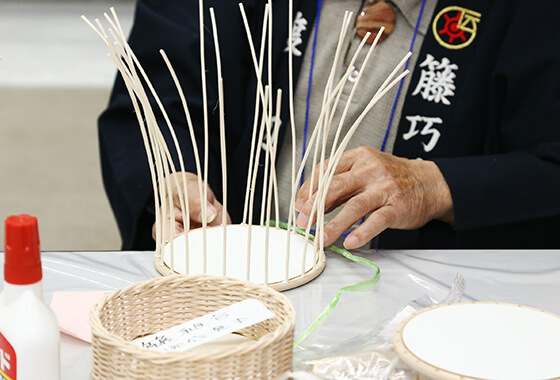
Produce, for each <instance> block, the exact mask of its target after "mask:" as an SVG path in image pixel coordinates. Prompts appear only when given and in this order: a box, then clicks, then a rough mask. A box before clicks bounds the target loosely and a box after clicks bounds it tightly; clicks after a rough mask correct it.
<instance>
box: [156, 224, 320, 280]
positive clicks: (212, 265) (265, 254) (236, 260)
mask: <svg viewBox="0 0 560 380" xmlns="http://www.w3.org/2000/svg"><path fill="white" fill-rule="evenodd" d="M249 233H250V234H251V240H250V245H251V247H250V255H248V254H247V252H248V251H249V248H248V245H249V238H248V236H249ZM288 235H290V236H289V240H290V241H289V250H288V249H286V248H287V246H288ZM224 240H225V241H226V244H225V254H224V244H223V242H224ZM187 241H188V250H187V244H186V242H187ZM204 242H206V244H204ZM267 242H268V244H267ZM204 245H205V246H206V247H204ZM267 246H268V250H267V249H266V247H267ZM162 251H163V252H159V251H156V252H155V254H154V265H155V267H156V269H157V271H158V272H159V273H161V274H162V275H168V274H172V273H178V274H191V275H194V274H209V275H216V276H226V277H231V278H236V279H240V280H248V281H252V282H256V283H258V284H265V285H268V286H270V287H272V288H273V289H275V290H278V291H283V290H288V289H292V288H295V287H298V286H301V285H304V284H306V283H308V282H309V281H311V280H313V279H314V278H316V277H317V276H318V275H319V274H321V272H322V271H323V269H324V268H325V265H326V259H325V254H324V253H323V252H321V251H317V252H316V251H315V249H314V245H313V242H312V241H310V240H306V239H305V238H304V237H302V236H300V235H297V234H294V233H291V232H288V231H286V230H283V229H280V228H276V227H269V228H267V227H263V226H251V227H249V226H248V225H239V224H233V225H227V226H226V228H225V238H224V228H223V227H222V226H217V227H208V228H206V229H205V231H203V229H201V228H199V229H195V230H191V231H190V232H189V233H188V234H186V235H185V234H180V235H178V236H176V237H175V238H174V239H173V240H172V241H170V242H168V243H167V244H165V245H164V247H163V249H162ZM204 251H206V255H205V254H204ZM287 256H288V257H287ZM224 260H225V265H224ZM247 268H249V270H247ZM286 268H287V270H286Z"/></svg>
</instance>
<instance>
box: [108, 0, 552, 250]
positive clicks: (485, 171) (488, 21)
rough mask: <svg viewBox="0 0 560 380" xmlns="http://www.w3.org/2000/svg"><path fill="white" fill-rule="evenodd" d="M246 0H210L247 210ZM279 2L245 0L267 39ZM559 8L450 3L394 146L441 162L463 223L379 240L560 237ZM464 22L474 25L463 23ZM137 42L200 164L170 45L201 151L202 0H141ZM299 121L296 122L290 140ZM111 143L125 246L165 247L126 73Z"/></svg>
mask: <svg viewBox="0 0 560 380" xmlns="http://www.w3.org/2000/svg"><path fill="white" fill-rule="evenodd" d="M237 3H238V2H237V1H230V0H214V1H210V0H207V1H205V6H206V7H211V6H212V7H214V8H215V12H216V17H217V19H218V33H219V36H220V48H221V54H222V62H223V77H224V90H225V113H226V128H227V130H226V135H227V136H226V138H227V155H228V168H227V169H228V199H229V207H228V208H229V210H228V211H229V213H230V215H231V217H232V219H233V221H234V222H238V221H239V220H240V218H241V214H242V207H243V197H244V191H245V178H246V171H247V166H248V151H249V147H250V138H251V126H252V118H253V105H254V96H255V85H256V84H255V76H254V73H253V66H252V61H251V56H250V51H249V47H248V43H247V40H246V36H245V31H244V27H243V24H242V19H241V17H240V14H239V9H238V5H237ZM265 3H266V1H264V0H260V1H259V0H249V1H244V5H245V9H246V11H247V14H248V18H249V23H250V25H251V29H252V31H253V39H254V40H255V43H257V44H258V42H259V41H260V38H259V35H260V30H261V25H262V15H263V13H264V4H265ZM298 11H299V12H302V15H303V16H304V18H305V19H306V20H307V22H308V25H307V28H306V30H305V31H303V34H302V36H301V37H302V39H303V43H302V44H301V45H299V47H298V48H299V49H300V50H304V48H305V46H307V45H310V44H308V41H309V40H310V38H311V31H312V23H313V20H314V17H315V12H316V3H314V2H311V1H303V0H294V12H298ZM273 15H274V41H273V46H274V53H273V62H272V63H273V67H274V68H275V69H274V77H273V87H274V88H278V87H281V88H283V89H284V93H285V94H287V90H288V85H287V81H288V79H287V78H288V77H287V66H288V65H287V53H286V52H285V51H284V48H285V46H286V41H287V37H288V32H287V30H288V26H287V21H286V20H287V2H286V1H278V0H276V1H275V2H274V5H273ZM205 17H206V19H205V24H206V25H207V27H206V35H205V41H206V51H207V53H206V62H207V81H208V86H209V88H208V96H209V100H208V112H209V114H210V142H211V144H210V147H209V152H208V153H209V167H210V171H209V184H210V186H211V188H212V189H213V190H214V192H215V193H216V195H217V197H218V199H221V194H220V191H221V168H220V148H219V130H218V114H217V98H218V94H217V85H216V68H215V56H214V47H213V41H212V34H211V29H210V28H209V27H208V26H209V25H210V19H209V16H208V12H207V11H206V12H205ZM559 18H560V2H555V1H544V0H539V1H533V2H527V1H511V0H496V1H492V2H489V1H485V0H457V1H456V2H451V1H447V0H446V1H443V0H442V1H439V3H438V5H437V6H436V10H435V12H434V14H433V16H432V22H431V23H430V29H429V31H428V33H427V34H426V37H425V39H424V43H423V46H422V50H421V53H420V56H419V58H418V60H417V67H416V68H415V70H414V75H413V77H412V80H411V83H410V86H409V90H408V93H407V94H406V101H405V105H404V109H403V112H402V117H401V120H400V121H399V122H398V123H395V125H394V126H393V127H394V128H396V127H397V124H398V128H399V129H398V133H397V141H396V143H395V147H394V151H393V153H394V154H395V155H397V156H402V157H408V158H422V159H429V160H433V161H435V162H436V164H437V165H438V167H439V168H440V170H441V171H442V173H443V175H444V176H445V179H446V180H447V183H448V184H449V187H450V189H451V194H452V197H453V203H454V209H455V221H456V223H455V226H449V225H447V224H444V223H442V222H438V221H433V222H430V223H428V224H427V225H426V226H425V227H423V228H421V229H419V230H414V231H398V230H388V231H385V232H384V233H382V234H381V235H380V237H379V238H378V239H375V241H374V242H373V244H374V246H376V247H380V248H481V247H482V248H520V247H534V248H542V247H555V248H558V247H560V123H559V122H558V121H557V119H556V118H557V115H559V114H560V74H559V71H558V67H560V53H559V48H560V28H558V26H557V20H558V19H559ZM453 20H455V22H454V21H453ZM457 23H462V24H463V25H464V26H463V27H462V28H459V29H457V28H456V25H457ZM438 36H439V37H438ZM129 42H130V45H131V46H132V48H133V49H134V51H135V53H136V55H137V56H138V57H139V59H140V61H141V62H142V64H143V66H144V68H145V69H146V71H147V74H148V76H149V77H150V78H151V81H152V82H153V83H155V84H156V90H157V91H158V93H159V95H160V97H161V98H162V101H163V103H164V104H165V106H166V109H167V112H168V113H169V115H170V118H171V120H172V122H173V123H174V125H175V129H176V132H177V134H178V138H179V140H180V141H183V142H187V143H183V144H182V149H183V152H184V156H185V165H186V168H187V170H190V171H193V172H196V171H195V166H194V160H193V153H192V147H191V144H190V143H188V141H189V136H188V129H187V127H186V122H185V117H184V113H183V110H182V107H181V103H180V99H179V96H178V95H177V92H176V90H175V87H174V85H173V82H172V80H171V79H170V77H169V73H168V71H167V69H166V68H165V64H164V62H163V60H162V59H161V57H160V55H159V54H158V50H159V49H160V48H161V49H164V50H165V51H166V53H167V55H168V56H169V58H170V60H171V62H172V63H173V65H174V67H175V69H176V71H177V72H178V75H179V78H180V80H181V83H182V85H183V88H184V91H185V93H186V96H187V100H188V103H189V108H190V110H191V113H192V117H193V122H194V124H195V126H196V128H197V132H196V135H197V142H198V146H199V149H201V148H202V147H203V132H202V99H201V84H200V83H201V80H200V66H199V62H200V53H199V24H198V2H197V1H176V0H175V1H174V0H158V1H156V0H139V2H138V5H137V10H136V14H135V21H134V27H133V29H132V32H131V35H130V40H129ZM385 43H390V38H389V39H388V40H387V41H386V42H385ZM257 48H258V47H257ZM403 55H404V52H403ZM302 59H303V55H302V56H299V57H297V56H296V57H294V73H295V74H296V75H297V74H298V73H299V69H300V66H301V61H302ZM438 78H439V80H438ZM446 78H447V81H446ZM441 79H443V80H441ZM295 80H296V81H297V77H296V79H295ZM284 98H285V99H287V97H284ZM301 106H303V105H298V104H296V107H301ZM283 110H284V112H283V114H282V120H285V121H287V120H289V116H288V115H287V110H288V107H287V103H284V106H283ZM162 125H163V124H162ZM287 125H289V123H288V122H285V123H283V128H282V130H281V136H280V139H279V141H282V134H283V133H284V132H285V129H286V128H285V127H286V126H287ZM99 142H100V153H101V161H102V170H103V180H104V184H105V188H106V191H107V194H108V197H109V200H110V202H111V206H112V208H113V210H114V212H115V215H116V219H117V222H118V225H119V229H120V232H121V236H122V240H123V249H152V248H153V245H154V243H153V241H152V238H151V226H152V224H153V220H154V216H153V211H150V210H153V206H152V205H151V203H153V196H152V185H151V179H150V175H149V169H148V164H147V160H146V155H145V152H144V147H143V144H142V140H141V135H140V132H139V129H138V125H137V121H136V116H135V115H134V114H133V111H132V105H131V102H130V99H129V96H128V92H127V91H126V89H125V87H124V84H123V82H122V80H121V79H120V78H117V80H116V83H115V87H114V89H113V93H112V96H111V100H110V104H109V106H108V108H107V110H106V111H105V112H104V113H103V114H102V115H101V117H100V118H99ZM201 154H202V151H201ZM258 193H259V192H258V191H257V194H258ZM256 204H258V203H256Z"/></svg>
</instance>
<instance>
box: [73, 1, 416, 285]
mask: <svg viewBox="0 0 560 380" xmlns="http://www.w3.org/2000/svg"><path fill="white" fill-rule="evenodd" d="M287 6H288V7H289V9H288V12H287V13H288V15H289V16H288V20H286V22H287V23H288V25H292V24H293V20H292V14H293V10H292V3H291V1H290V2H289V3H288V4H287ZM272 9H273V8H272V3H271V2H270V1H269V2H268V3H267V5H266V7H265V10H264V17H263V25H262V30H261V34H260V39H261V44H260V51H258V52H257V49H256V48H255V44H254V42H253V37H252V36H253V35H255V31H253V30H250V27H249V23H248V22H247V15H246V13H245V10H244V7H243V4H239V11H240V13H239V15H238V16H237V17H239V18H240V19H242V20H243V25H244V28H245V32H246V35H247V42H248V44H249V46H250V49H251V55H252V64H253V66H254V74H255V75H256V78H257V90H256V94H255V114H254V124H253V129H252V131H251V132H252V140H251V151H250V157H249V167H248V176H247V179H246V183H247V185H246V192H245V204H244V213H243V215H244V217H243V221H242V223H240V224H235V225H232V224H228V219H227V213H226V212H222V219H221V221H220V222H221V224H220V225H219V226H212V227H210V226H208V221H210V220H212V217H211V216H210V214H209V213H208V211H207V203H206V202H201V204H200V209H201V214H202V217H201V220H202V226H201V227H199V228H191V225H190V218H189V215H191V210H190V209H189V207H192V206H190V205H189V201H188V200H189V194H188V186H187V185H186V184H187V177H186V176H187V174H186V173H185V168H184V166H183V157H182V148H184V147H183V145H184V144H185V143H186V142H184V141H178V139H177V137H176V134H175V132H174V128H173V125H172V122H171V120H170V119H169V117H168V116H167V113H166V111H165V108H164V106H163V102H162V101H161V100H160V99H159V97H158V95H157V87H158V85H162V84H161V83H152V82H151V81H150V78H149V77H148V76H147V75H146V73H145V71H144V70H143V68H142V64H141V62H139V60H138V59H137V58H136V56H135V54H134V52H133V51H132V49H131V48H130V46H129V45H128V43H127V41H126V36H125V35H124V33H123V31H122V28H121V26H120V24H119V20H118V17H117V14H116V12H115V11H114V10H113V9H112V10H111V11H112V15H111V16H109V15H108V14H105V18H106V20H107V22H108V23H109V24H110V28H108V29H107V30H105V28H104V26H103V24H102V23H101V22H100V21H99V20H95V24H96V25H94V24H93V23H91V22H90V21H88V20H87V18H85V17H83V18H84V20H85V21H86V22H87V23H88V24H89V25H90V26H91V27H92V28H93V29H94V30H95V31H96V32H97V34H98V35H99V36H100V37H101V39H102V40H103V41H104V42H105V43H106V44H107V46H108V47H109V49H110V54H109V57H110V58H111V60H112V61H113V62H114V63H115V65H116V66H117V68H118V70H119V72H120V74H121V75H122V77H123V79H124V82H125V84H126V87H127V89H128V92H129V95H130V98H131V100H132V104H133V106H134V110H135V113H136V117H137V120H138V123H139V126H140V133H141V134H142V138H143V142H144V146H145V150H146V155H147V158H148V162H149V164H150V173H151V177H152V185H153V193H154V198H155V202H154V209H155V216H156V224H155V240H156V249H155V253H154V263H155V266H156V269H157V270H158V271H159V272H160V273H161V274H163V275H167V274H172V273H181V274H211V275H222V276H228V277H234V278H239V279H243V280H250V281H255V282H258V283H261V284H266V285H270V286H271V287H273V288H275V289H277V290H285V289H290V288H293V287H295V286H299V285H302V284H304V283H306V282H308V281H310V280H312V279H313V278H315V277H316V276H318V275H319V274H320V273H321V271H322V270H323V268H324V266H325V255H324V251H323V246H324V244H323V236H324V234H323V226H324V215H325V199H326V195H327V191H326V190H327V189H328V188H329V185H330V183H331V181H332V178H333V176H334V173H335V170H336V167H337V164H338V162H339V160H340V158H341V156H342V154H343V152H344V151H345V149H346V147H347V146H348V143H349V141H350V139H351V137H352V135H353V134H354V132H355V131H356V129H357V128H358V126H359V125H360V122H361V121H362V120H363V118H364V117H365V115H366V114H367V113H368V112H370V110H371V109H372V108H373V107H374V105H375V104H376V103H377V101H379V99H380V98H381V97H382V96H383V95H385V94H386V93H387V92H388V91H389V90H390V89H391V88H393V86H395V85H397V84H398V83H399V82H400V81H401V80H402V78H403V77H404V76H405V75H407V74H408V70H403V66H404V65H405V63H406V61H407V60H408V58H409V57H410V53H407V54H406V55H405V56H404V57H403V58H402V60H401V61H400V62H399V63H398V65H397V66H396V67H395V68H394V70H393V71H392V72H391V73H390V75H389V76H388V77H387V78H386V80H385V81H384V82H383V84H382V85H381V86H380V87H379V88H378V89H376V91H375V92H374V94H373V96H372V98H371V100H370V101H369V103H368V105H367V107H366V108H365V109H364V110H363V112H362V113H361V114H360V116H359V117H358V118H357V119H356V120H352V121H351V122H352V124H351V127H350V129H349V130H348V131H347V132H346V134H344V135H343V134H342V133H341V127H342V125H343V123H344V121H345V116H346V114H347V112H348V108H349V106H350V104H351V102H352V97H353V95H354V91H355V89H356V88H357V87H358V86H359V84H360V79H361V76H362V73H364V72H365V71H366V70H361V71H360V73H359V75H358V76H357V77H356V78H355V81H354V82H353V83H349V81H348V80H347V78H348V77H349V75H350V73H352V72H353V71H354V69H355V67H356V65H359V66H360V67H367V66H366V65H367V64H368V61H369V60H370V58H371V56H372V53H373V52H374V49H375V46H376V44H377V42H378V41H379V40H380V38H381V36H382V35H383V29H384V28H383V27H381V28H380V30H379V32H378V33H377V35H376V36H374V39H373V41H371V42H372V43H371V44H370V45H366V42H367V41H368V39H370V37H371V34H370V33H369V32H368V33H366V34H365V35H364V37H363V39H362V41H361V43H360V44H359V46H358V47H357V48H356V49H355V51H353V52H351V54H352V59H351V60H350V62H349V64H348V66H347V67H346V68H345V70H343V71H344V72H342V73H336V69H335V68H336V66H337V63H338V62H339V60H340V59H341V56H342V53H341V50H342V49H341V46H342V44H343V42H344V40H345V38H347V37H348V35H351V34H352V33H349V31H350V30H351V29H352V27H353V25H352V24H353V22H352V20H353V16H352V13H351V12H346V13H345V14H344V15H341V16H343V17H342V18H341V23H342V25H341V27H340V36H339V41H338V46H337V49H336V51H335V52H333V53H334V55H333V56H334V60H333V63H332V69H331V74H330V76H329V79H328V81H327V83H326V84H325V90H324V97H323V99H324V100H323V107H322V109H321V114H320V116H319V119H318V120H317V122H316V124H315V127H314V129H313V132H312V134H311V136H310V138H309V141H308V144H307V145H306V150H305V155H304V157H303V159H302V162H301V163H300V164H299V169H298V170H296V158H295V154H293V157H292V178H291V195H290V199H291V202H290V209H289V212H288V221H287V223H286V224H284V223H281V222H280V221H279V220H278V218H279V216H278V215H279V210H278V207H279V206H278V183H277V177H276V170H275V162H276V150H277V145H278V131H279V129H280V128H279V126H278V125H276V124H277V123H278V120H279V115H280V113H281V99H282V96H283V95H282V91H281V90H276V91H275V90H274V87H273V86H274V85H273V83H272V79H271V76H272V71H273V68H272V61H273V59H272V47H271V41H272V33H273V28H272ZM204 10H205V8H204V5H203V2H202V1H199V29H200V56H201V60H200V70H201V73H202V74H204V73H205V72H206V59H208V58H207V55H213V56H214V58H213V59H215V63H216V66H217V77H216V78H209V79H207V78H206V75H201V78H202V83H200V85H201V91H202V100H203V102H206V100H207V97H208V95H207V93H208V91H209V90H210V88H212V90H214V89H217V92H218V104H216V106H215V109H214V111H215V113H217V115H218V117H219V139H220V148H221V151H220V154H219V157H220V161H221V162H220V164H221V167H222V184H223V185H222V189H221V191H222V194H223V200H222V204H223V209H224V210H227V208H228V189H227V176H228V173H227V169H226V168H227V160H226V149H227V147H229V142H227V141H226V133H225V123H226V115H225V114H224V85H225V84H224V81H223V78H222V57H221V55H220V47H219V46H220V45H219V36H218V32H217V30H218V28H217V23H218V22H219V20H217V19H216V16H215V14H214V10H213V8H209V9H208V12H209V15H210V20H211V25H210V26H207V25H204V17H205V14H204ZM231 17H235V16H233V15H232V16H231ZM205 28H208V29H211V30H212V38H213V42H214V47H215V51H214V52H205V50H204V46H205V43H204V39H205V34H204V30H205ZM289 30H290V33H291V31H292V28H289ZM291 38H292V35H291V34H290V35H289V37H288V39H289V40H291ZM364 47H366V48H367V49H369V50H368V51H367V54H366V55H365V58H364V59H363V62H357V60H358V56H359V53H360V52H361V51H362V49H363V48H364ZM288 49H292V45H291V44H288ZM154 54H157V53H156V52H154ZM160 54H161V56H162V59H163V62H165V65H166V66H167V69H168V71H169V81H170V83H173V84H174V86H175V87H176V89H177V92H178V94H179V97H180V99H181V103H182V105H183V109H184V114H185V121H184V122H185V123H186V124H188V128H189V132H190V135H191V141H192V146H191V147H189V151H190V150H191V149H192V152H193V153H194V160H195V162H196V171H197V173H196V175H197V181H198V184H197V186H198V192H199V194H203V196H202V197H201V199H208V186H206V183H207V180H206V179H207V175H208V174H207V170H208V169H207V167H208V156H207V154H206V152H208V149H207V148H206V145H207V144H208V139H209V133H208V118H209V117H210V116H212V117H216V115H208V113H207V112H205V113H204V119H203V121H202V122H203V123H204V138H203V141H204V145H205V147H204V152H205V154H204V155H202V154H201V156H204V157H202V158H200V157H199V147H198V145H197V139H196V138H195V131H194V128H193V122H192V120H191V114H190V112H189V108H188V101H189V99H186V98H185V96H184V94H183V90H182V85H183V84H182V83H180V81H179V79H178V77H177V75H176V73H175V70H174V69H173V66H172V63H171V61H170V59H169V58H168V57H167V55H166V54H165V52H164V51H163V50H160ZM265 56H267V59H266V64H265V63H263V62H264V60H263V59H264V57H265ZM288 56H289V57H290V58H291V56H292V54H291V51H289V54H288ZM291 66H292V63H291V59H290V60H289V70H288V72H289V75H290V78H291V79H290V80H289V83H290V91H289V94H288V96H289V97H290V101H289V104H290V108H291V109H293V88H292V84H293V79H292V67H291ZM210 80H212V81H215V82H216V84H217V86H216V87H213V86H212V87H210V85H209V83H207V81H208V82H209V81H210ZM265 83H266V84H265ZM166 85H168V84H166ZM345 85H351V86H353V87H352V91H351V92H350V96H349V97H348V99H346V100H342V99H341V94H342V89H343V87H344V86H345ZM203 108H204V109H207V107H206V106H204V107H203ZM335 112H340V113H342V118H341V121H340V123H339V124H338V125H331V124H333V123H332V119H333V115H334V113H335ZM290 113H291V114H293V111H292V110H291V112H290ZM156 114H161V115H163V120H164V121H165V125H159V124H158V120H157V117H156ZM290 123H291V128H290V129H291V133H292V136H295V132H294V131H295V126H294V122H293V118H292V120H290ZM164 128H165V129H167V130H168V131H169V133H170V136H171V139H170V140H166V139H165V138H164V135H163V133H162V131H163V130H164ZM331 128H332V129H333V130H336V131H337V133H336V138H335V140H334V143H333V144H332V146H327V143H326V141H327V135H328V131H329V130H330V129H331ZM187 143H188V142H187ZM295 143H296V142H295V138H292V151H293V152H295ZM182 144H183V145H182ZM189 144H191V143H189ZM261 147H264V149H261ZM261 152H262V154H263V155H264V175H262V176H261V177H262V178H259V179H258V178H257V177H259V176H258V173H259V166H262V165H263V160H262V159H263V157H261ZM311 156H313V159H312V161H313V167H316V166H319V169H318V170H315V169H314V170H313V171H312V173H311V174H310V176H311V178H317V182H318V188H317V196H316V198H315V203H314V205H313V211H312V213H311V215H312V216H316V219H317V224H316V225H317V234H316V236H317V239H314V238H313V236H312V235H311V226H308V227H307V230H305V231H302V230H298V229H297V228H296V226H295V220H296V218H295V216H296V211H295V207H294V204H295V197H296V194H297V191H298V189H299V184H300V178H301V177H302V173H303V171H304V168H305V164H306V163H307V162H308V161H309V160H310V158H311ZM175 157H177V160H175V159H174V158H175ZM327 157H329V160H328V161H325V159H326V158H327ZM177 161H178V164H177ZM319 162H322V163H324V162H327V164H321V165H318V163H319ZM189 174H190V173H189ZM257 187H260V188H262V197H261V199H262V202H261V204H260V205H257V206H256V207H259V206H260V210H261V212H260V221H258V222H255V221H254V220H253V215H254V214H253V209H254V208H255V205H254V203H255V202H254V193H255V188H257ZM177 198H178V201H177ZM177 204H179V205H180V207H179V208H180V209H179V210H176V208H177ZM176 213H179V214H180V215H181V216H182V220H183V221H184V231H183V230H182V229H176V226H175V215H176Z"/></svg>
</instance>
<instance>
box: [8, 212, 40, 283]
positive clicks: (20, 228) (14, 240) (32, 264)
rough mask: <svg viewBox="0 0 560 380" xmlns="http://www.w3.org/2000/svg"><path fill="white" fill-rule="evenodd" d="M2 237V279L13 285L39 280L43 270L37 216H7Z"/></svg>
mask: <svg viewBox="0 0 560 380" xmlns="http://www.w3.org/2000/svg"><path fill="white" fill-rule="evenodd" d="M4 237H5V244H6V247H5V260H4V280H5V281H6V282H8V283H10V284H15V285H27V284H34V283H36V282H37V281H40V280H41V278H42V277H43V272H42V270H41V251H40V249H39V229H38V227H37V218H35V217H34V216H30V215H12V216H10V217H8V219H6V233H5V235H4Z"/></svg>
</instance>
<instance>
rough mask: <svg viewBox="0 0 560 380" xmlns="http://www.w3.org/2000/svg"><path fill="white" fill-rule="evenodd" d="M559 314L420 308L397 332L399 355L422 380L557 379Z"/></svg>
mask: <svg viewBox="0 0 560 380" xmlns="http://www.w3.org/2000/svg"><path fill="white" fill-rule="evenodd" d="M558 342H560V316H557V315H554V314H552V313H548V312H546V311H544V310H538V309H534V308H530V307H526V306H521V305H513V304H507V303H499V302H468V303H455V304H446V305H437V306H433V307H430V308H427V309H424V310H421V311H419V312H417V313H415V314H413V315H411V316H410V317H408V318H407V319H405V320H404V321H402V322H401V324H400V325H399V326H398V327H397V329H396V330H395V335H394V337H393V343H394V345H395V350H396V352H397V354H398V356H399V357H400V358H401V359H402V360H403V361H404V362H405V363H406V364H407V365H409V366H410V367H411V368H413V369H414V370H416V371H418V372H419V373H420V375H421V376H422V377H421V378H422V379H449V380H459V379H463V380H467V379H479V380H480V379H503V380H506V379H507V380H518V379H541V380H546V379H559V378H560V361H559V360H558V358H560V345H559V343H558Z"/></svg>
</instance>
